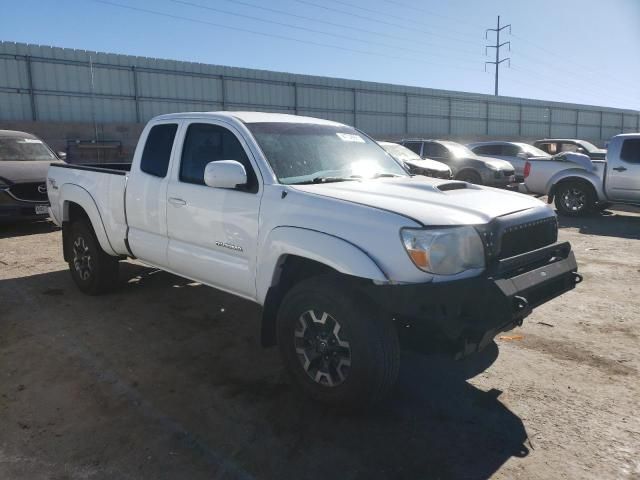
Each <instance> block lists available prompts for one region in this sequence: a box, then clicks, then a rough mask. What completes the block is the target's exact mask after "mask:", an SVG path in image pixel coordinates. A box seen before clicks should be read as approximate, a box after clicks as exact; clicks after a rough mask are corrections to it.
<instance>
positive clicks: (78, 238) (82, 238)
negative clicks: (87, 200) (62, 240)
mask: <svg viewBox="0 0 640 480" xmlns="http://www.w3.org/2000/svg"><path fill="white" fill-rule="evenodd" d="M66 241H68V242H69V249H68V251H69V252H70V254H71V258H70V260H69V270H70V271H71V278H73V281H74V282H75V284H76V285H77V286H78V288H79V289H80V290H82V291H83V292H84V293H86V294H89V295H98V294H101V293H105V292H107V291H109V290H112V289H113V288H114V287H115V286H116V284H117V282H118V265H119V263H118V259H117V258H116V257H112V256H111V255H109V254H107V253H105V251H104V250H102V248H101V247H100V243H99V242H98V239H97V238H96V235H95V233H94V231H93V228H92V227H91V225H90V224H89V222H88V221H87V220H77V221H75V222H74V223H73V224H72V225H71V229H70V235H69V237H68V238H67V240H66Z"/></svg>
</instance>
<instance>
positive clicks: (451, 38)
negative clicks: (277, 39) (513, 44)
mask: <svg viewBox="0 0 640 480" xmlns="http://www.w3.org/2000/svg"><path fill="white" fill-rule="evenodd" d="M294 1H296V2H298V3H302V4H304V5H310V6H312V7H316V8H321V9H323V10H328V11H331V12H337V13H340V14H342V15H349V16H351V17H355V18H360V19H363V20H367V21H369V22H376V23H380V24H382V25H390V26H393V27H399V28H402V29H403V30H412V31H414V32H420V33H423V34H426V35H432V36H437V37H439V38H446V39H447V40H449V41H452V42H460V43H468V44H470V45H474V44H475V42H473V41H471V40H463V39H460V38H456V37H451V36H448V35H442V34H439V33H434V32H429V31H427V30H422V29H420V28H414V27H412V26H410V25H406V24H402V23H395V22H389V21H387V20H379V19H377V18H372V17H370V16H367V15H361V14H358V13H353V12H348V11H345V10H341V9H339V8H333V7H328V6H326V5H322V4H319V3H315V2H310V1H309V0H294Z"/></svg>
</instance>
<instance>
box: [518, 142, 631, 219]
mask: <svg viewBox="0 0 640 480" xmlns="http://www.w3.org/2000/svg"><path fill="white" fill-rule="evenodd" d="M521 185H522V184H521ZM520 191H521V192H523V193H537V194H539V195H548V201H549V203H551V202H553V201H554V200H555V205H556V208H557V209H558V212H560V213H561V214H563V215H569V216H578V215H584V214H587V213H589V212H591V211H593V210H595V209H596V208H604V207H607V206H609V205H611V204H626V205H640V134H638V133H626V134H622V135H617V136H615V137H613V138H612V139H611V141H610V142H609V148H608V150H607V155H606V159H605V160H591V159H590V158H589V157H588V156H587V155H583V154H579V153H565V154H559V155H556V156H554V157H553V158H552V159H551V160H545V159H540V160H535V159H530V160H529V161H528V162H527V165H526V166H525V179H524V185H523V188H521V189H520Z"/></svg>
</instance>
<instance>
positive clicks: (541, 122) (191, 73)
mask: <svg viewBox="0 0 640 480" xmlns="http://www.w3.org/2000/svg"><path fill="white" fill-rule="evenodd" d="M196 110H260V111H270V112H285V113H294V114H300V115H310V116H314V117H321V118H327V119H331V120H336V121H340V122H343V123H347V124H351V125H354V126H356V127H358V128H360V129H362V130H364V131H366V132H367V133H369V134H371V135H376V136H388V137H401V136H414V135H420V136H435V137H438V136H446V137H464V138H468V137H473V136H476V137H483V136H488V137H504V138H532V137H545V136H550V137H579V138H585V139H590V140H593V141H597V142H599V143H601V142H602V141H604V140H606V139H609V138H610V137H612V136H613V135H616V134H618V133H622V132H635V131H640V114H639V112H637V111H633V110H621V109H613V108H605V107H593V106H585V105H575V104H566V103H558V102H544V101H538V100H529V99H521V98H512V97H493V96H491V95H480V94H469V93H462V92H453V91H446V90H434V89H428V88H418V87H405V86H399V85H388V84H379V83H372V82H362V81H356V80H343V79H334V78H327V77H316V76H307V75H296V74H288V73H279V72H270V71H264V70H251V69H243V68H234V67H223V66H216V65H205V64H200V63H189V62H178V61H172V60H161V59H153V58H145V57H134V56H126V55H116V54H108V53H96V52H88V51H84V50H73V49H63V48H57V47H46V46H38V45H27V44H16V43H11V42H0V120H5V121H29V120H31V121H49V122H51V121H53V122H59V121H64V122H96V123H110V122H123V123H130V122H145V121H147V120H148V119H149V118H151V117H153V116H155V115H158V114H161V113H168V112H176V111H196Z"/></svg>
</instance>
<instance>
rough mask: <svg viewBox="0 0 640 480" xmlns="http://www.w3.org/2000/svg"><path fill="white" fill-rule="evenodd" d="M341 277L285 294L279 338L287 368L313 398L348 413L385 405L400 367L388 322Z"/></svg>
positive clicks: (318, 280) (329, 277)
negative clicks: (367, 407) (384, 402)
mask: <svg viewBox="0 0 640 480" xmlns="http://www.w3.org/2000/svg"><path fill="white" fill-rule="evenodd" d="M369 303H370V301H368V300H367V299H366V298H365V297H364V296H363V295H361V294H359V293H358V292H357V291H356V290H355V289H354V288H351V287H350V285H349V283H348V282H347V281H345V280H344V279H342V278H341V277H339V276H337V275H321V276H318V277H312V278H310V279H306V280H303V281H302V282H300V283H299V284H297V285H295V286H294V287H293V288H292V289H291V290H289V292H287V294H286V295H285V297H284V299H283V301H282V304H281V305H280V309H279V312H278V318H277V325H276V328H277V337H278V345H279V348H280V353H281V355H282V358H283V360H284V364H285V367H286V368H287V370H288V371H289V373H290V375H291V376H292V378H293V379H294V381H295V383H297V384H298V385H299V386H300V387H301V389H302V390H303V391H304V392H305V393H306V394H307V395H309V396H310V397H311V398H313V399H315V400H317V401H320V402H323V403H326V404H330V405H333V406H339V407H340V408H344V409H347V410H352V409H355V408H362V407H366V406H370V405H373V404H375V403H378V402H380V401H382V400H383V399H384V398H385V397H386V396H387V395H388V394H389V392H390V391H391V389H392V387H393V385H394V384H395V382H396V380H397V377H398V371H399V366H400V346H399V342H398V334H397V332H396V330H395V327H394V325H393V324H392V322H391V320H390V319H387V318H384V317H382V316H381V315H379V314H378V313H376V312H375V311H374V310H373V309H372V308H370V306H369Z"/></svg>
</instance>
